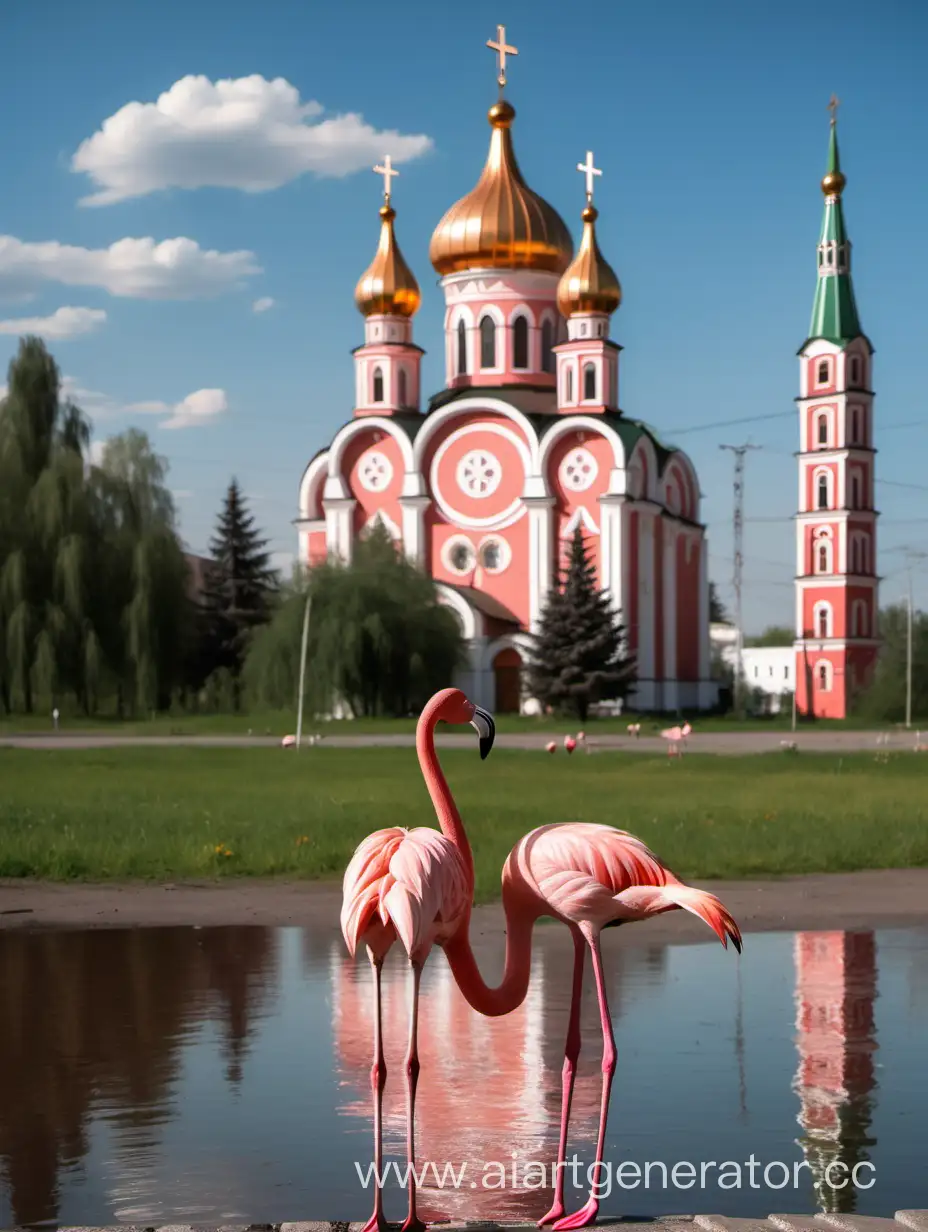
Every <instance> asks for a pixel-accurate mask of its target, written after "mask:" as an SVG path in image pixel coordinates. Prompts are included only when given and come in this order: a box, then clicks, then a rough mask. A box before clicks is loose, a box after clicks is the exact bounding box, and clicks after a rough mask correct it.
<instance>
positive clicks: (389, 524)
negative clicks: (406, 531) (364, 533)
mask: <svg viewBox="0 0 928 1232" xmlns="http://www.w3.org/2000/svg"><path fill="white" fill-rule="evenodd" d="M375 526H382V527H383V528H384V530H385V531H386V532H387V534H388V535H389V536H390V538H391V539H394V540H396V542H397V543H398V542H399V541H400V540H401V539H402V538H403V532H402V531H401V530H400V528H399V527H398V526H397V524H396V523H395V522H394V521H393V519H392V518H391V517H390V515H389V514H388V513H384V511H383V510H382V509H377V510H375V511H374V512H373V513H372V514H371V516H370V517H369V518H368V519H367V521H366V522H365V523H364V529H365V530H373V529H374V527H375Z"/></svg>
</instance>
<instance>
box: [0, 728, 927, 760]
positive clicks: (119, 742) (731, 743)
mask: <svg viewBox="0 0 928 1232" xmlns="http://www.w3.org/2000/svg"><path fill="white" fill-rule="evenodd" d="M552 739H557V741H558V745H559V748H558V752H561V753H562V752H563V750H562V749H561V748H560V743H561V740H560V738H558V737H556V736H555V735H554V734H553V733H547V734H545V733H543V732H518V733H509V734H502V735H498V736H497V737H496V747H497V748H501V749H537V750H541V749H543V748H544V746H545V745H546V744H547V742H548V741H549V740H552ZM923 739H924V743H920V742H922V741H923ZM884 740H885V741H886V743H883V741H884ZM789 741H795V743H796V746H797V748H798V749H799V750H800V751H803V750H804V751H806V752H810V753H857V752H870V751H872V752H874V753H876V752H879V751H884V750H885V751H891V750H895V751H914V750H917V749H918V748H919V747H921V748H922V749H923V750H924V751H926V752H928V732H926V733H920V732H915V731H910V732H905V731H899V732H891V733H889V734H888V737H887V736H886V734H885V733H884V734H883V735H882V736H881V734H880V733H878V732H873V731H799V732H795V733H789V732H782V731H777V732H763V731H743V732H703V733H700V732H698V731H697V732H695V733H694V734H693V735H692V736H690V738H689V740H688V741H687V743H686V746H685V750H684V751H685V752H689V753H718V754H724V755H728V756H738V755H741V756H744V755H747V754H751V753H771V752H779V751H780V750H781V749H782V748H783V745H784V744H785V743H787V742H789ZM435 743H436V745H437V746H438V747H439V748H448V749H451V748H470V747H471V746H472V745H473V744H474V743H475V737H473V736H471V735H469V734H464V733H461V734H455V735H443V736H437V737H436V741H435ZM414 744H415V737H414V736H413V735H412V734H405V733H404V734H398V735H390V734H381V735H376V734H364V735H347V734H346V735H326V736H325V737H323V740H322V742H321V745H316V746H304V748H303V750H302V751H303V752H304V753H306V754H307V755H309V756H311V755H312V754H313V752H314V751H315V749H316V748H319V747H328V748H334V749H351V748H411V747H412V746H414ZM279 746H280V740H279V738H278V737H276V736H118V735H109V734H107V733H94V732H88V733H86V734H73V735H72V734H69V733H66V732H59V733H57V734H55V733H49V734H47V735H35V734H29V735H20V736H16V735H11V736H0V748H20V749H46V750H47V749H116V748H130V747H136V748H204V749H205V748H214V749H220V748H227V749H236V748H238V749H241V748H277V747H279ZM588 749H589V752H591V753H600V752H607V751H608V752H623V753H652V754H653V753H665V752H666V751H667V742H666V741H665V740H663V739H662V738H661V737H660V736H642V737H641V738H640V739H637V740H636V739H635V738H634V737H632V736H623V735H601V736H596V737H595V738H594V739H593V740H591V741H589V742H588ZM577 755H580V756H582V749H578V750H577Z"/></svg>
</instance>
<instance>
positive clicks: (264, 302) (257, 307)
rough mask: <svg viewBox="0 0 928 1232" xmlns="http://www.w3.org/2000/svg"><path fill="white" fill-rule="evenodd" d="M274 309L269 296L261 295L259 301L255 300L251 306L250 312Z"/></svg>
mask: <svg viewBox="0 0 928 1232" xmlns="http://www.w3.org/2000/svg"><path fill="white" fill-rule="evenodd" d="M273 307H274V300H273V299H272V298H271V296H270V295H262V296H261V298H260V299H256V300H255V302H254V303H253V304H252V305H251V311H252V312H267V310H268V308H273Z"/></svg>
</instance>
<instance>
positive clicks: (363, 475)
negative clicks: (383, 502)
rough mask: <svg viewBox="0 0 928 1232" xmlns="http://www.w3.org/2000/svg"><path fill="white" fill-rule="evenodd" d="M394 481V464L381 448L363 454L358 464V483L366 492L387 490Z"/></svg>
mask: <svg viewBox="0 0 928 1232" xmlns="http://www.w3.org/2000/svg"><path fill="white" fill-rule="evenodd" d="M392 482H393V464H392V463H391V461H390V459H389V458H388V457H387V456H386V454H383V453H381V452H380V450H379V449H371V450H370V451H369V452H368V453H365V454H362V455H361V459H360V462H359V465H358V483H359V484H360V485H361V487H362V488H363V489H364V491H365V492H385V491H386V490H387V488H389V486H390V484H391V483H392Z"/></svg>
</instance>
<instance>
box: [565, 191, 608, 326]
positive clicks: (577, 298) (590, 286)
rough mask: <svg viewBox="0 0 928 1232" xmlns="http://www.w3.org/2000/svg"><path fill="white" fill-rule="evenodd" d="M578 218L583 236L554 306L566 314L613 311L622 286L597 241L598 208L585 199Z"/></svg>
mask: <svg viewBox="0 0 928 1232" xmlns="http://www.w3.org/2000/svg"><path fill="white" fill-rule="evenodd" d="M580 217H581V218H582V219H583V239H582V240H581V241H580V248H579V250H578V251H577V255H576V256H575V257H574V259H573V261H571V263H570V265H568V267H567V269H566V270H565V271H564V273H563V274H562V275H561V281H560V282H559V283H558V284H557V306H558V308H560V310H561V312H562V313H563V315H564V316H565V317H569V316H572V315H573V314H574V313H575V312H606V313H613V312H615V310H616V308H618V306H619V304H621V302H622V287H621V284H620V283H619V280H618V278H617V277H616V275H615V270H614V269H613V268H612V266H611V265H610V264H609V262H608V261H607V260H606V258H605V257H604V256H603V254H602V253H601V252H600V251H599V245H598V244H597V242H596V228H595V226H594V223H595V222H596V219H597V218H598V217H599V211H598V210H597V209H596V207H595V205H592V204H591V203H589V202H588V203H587V205H586V206H585V207H584V210H583V213H582V214H581V215H580Z"/></svg>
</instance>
